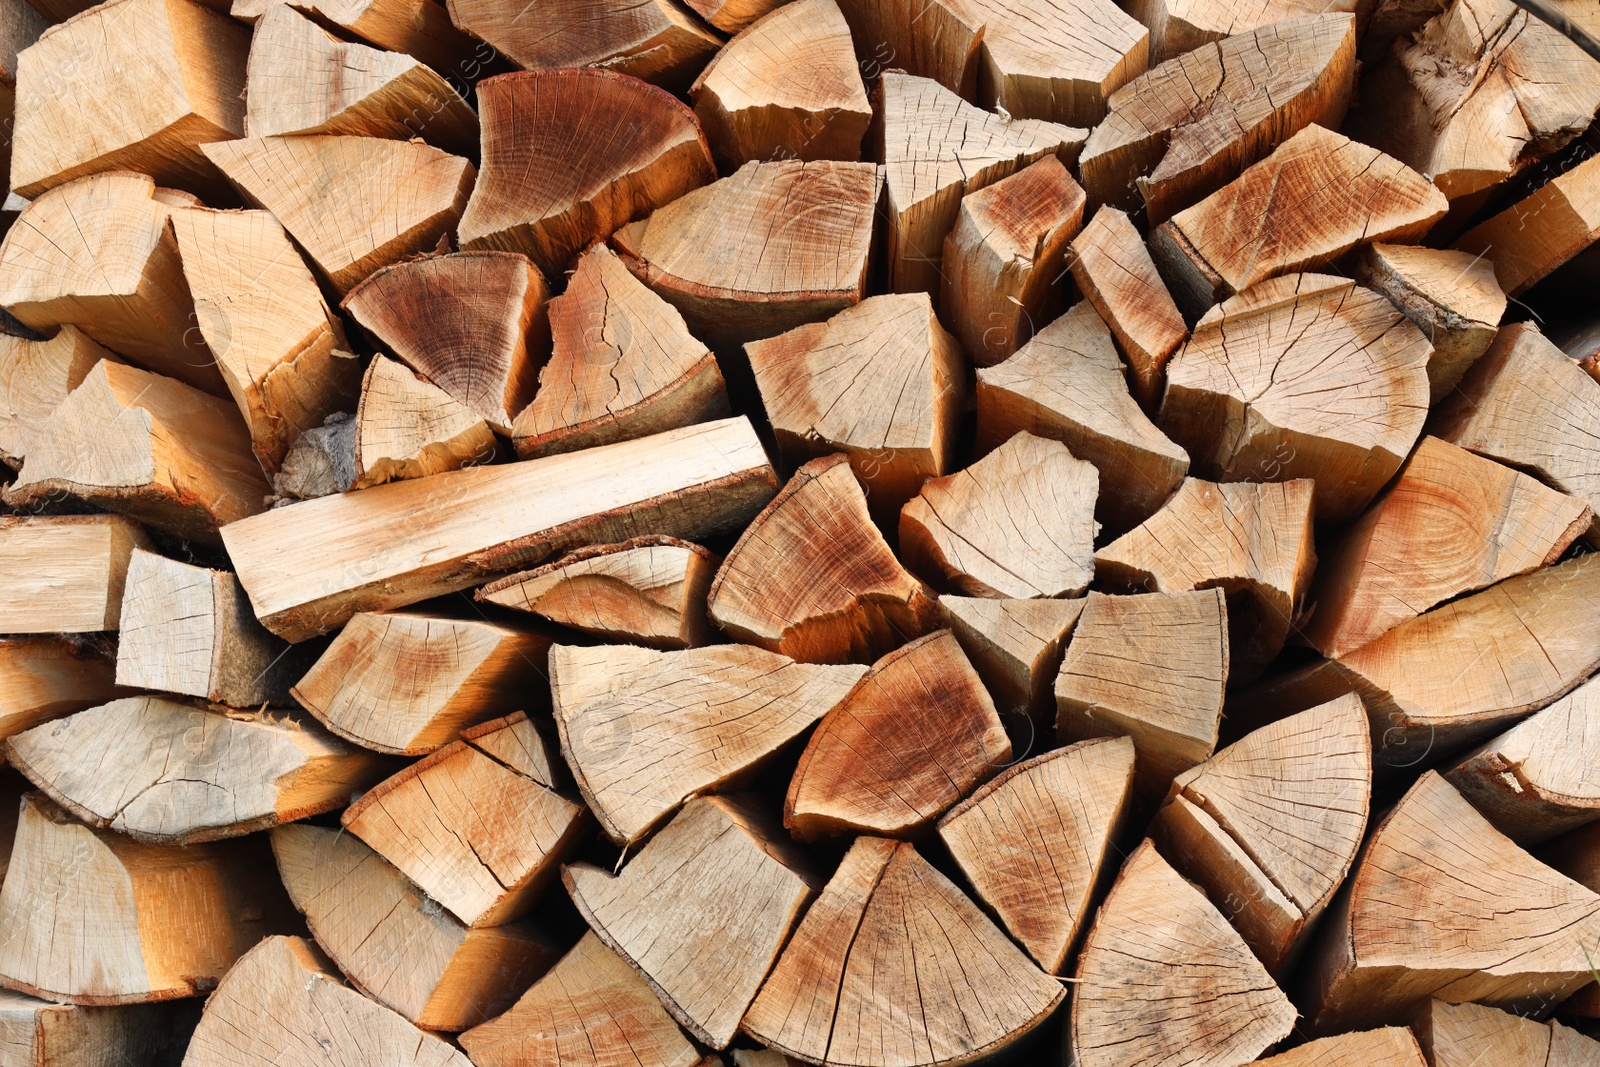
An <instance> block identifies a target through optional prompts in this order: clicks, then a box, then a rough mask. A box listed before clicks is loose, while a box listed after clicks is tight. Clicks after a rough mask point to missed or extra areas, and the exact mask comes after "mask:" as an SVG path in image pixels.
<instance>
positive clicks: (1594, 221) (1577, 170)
mask: <svg viewBox="0 0 1600 1067" xmlns="http://www.w3.org/2000/svg"><path fill="white" fill-rule="evenodd" d="M1597 190H1600V161H1597V160H1596V159H1595V158H1594V157H1592V156H1591V157H1590V158H1588V159H1585V160H1584V161H1583V162H1582V163H1579V164H1578V165H1577V166H1576V167H1573V168H1572V169H1571V170H1569V171H1567V172H1566V173H1565V174H1562V175H1560V176H1558V177H1556V178H1554V179H1553V180H1551V181H1550V182H1548V183H1547V184H1545V185H1541V186H1540V187H1539V188H1538V190H1537V191H1536V192H1534V193H1533V194H1532V195H1531V196H1528V197H1525V198H1524V199H1522V200H1519V201H1517V202H1516V203H1515V204H1512V205H1511V206H1510V207H1508V208H1506V209H1505V210H1504V211H1502V212H1500V214H1498V215H1495V216H1494V217H1493V218H1489V219H1485V220H1484V221H1483V222H1480V223H1478V225H1476V226H1474V227H1473V228H1472V229H1470V230H1468V231H1467V232H1466V233H1464V234H1462V235H1461V236H1460V237H1459V238H1457V239H1456V241H1455V243H1454V244H1452V245H1451V246H1450V247H1451V248H1453V249H1455V250H1456V251H1458V252H1465V253H1467V254H1468V255H1473V256H1489V257H1490V258H1492V259H1493V261H1494V276H1495V280H1496V281H1498V282H1499V283H1500V288H1501V289H1503V290H1505V292H1506V295H1508V296H1521V295H1522V294H1523V293H1525V292H1527V291H1528V290H1529V289H1531V288H1532V287H1533V285H1534V283H1536V282H1539V281H1541V280H1543V279H1544V277H1545V276H1546V275H1548V274H1549V273H1550V272H1551V271H1553V270H1555V269H1556V268H1557V267H1559V266H1561V265H1562V264H1563V263H1565V262H1567V261H1568V260H1569V259H1571V258H1572V257H1573V256H1575V255H1577V254H1578V253H1579V252H1582V251H1583V250H1584V249H1585V248H1588V247H1589V246H1590V245H1591V244H1593V243H1594V242H1595V240H1596V238H1600V207H1597V206H1596V204H1597V202H1600V200H1597V195H1596V191H1597Z"/></svg>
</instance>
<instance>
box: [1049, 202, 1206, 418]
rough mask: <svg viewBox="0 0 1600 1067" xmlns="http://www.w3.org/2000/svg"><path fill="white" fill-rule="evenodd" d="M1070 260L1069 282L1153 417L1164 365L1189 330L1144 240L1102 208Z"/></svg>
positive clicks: (1110, 209)
mask: <svg viewBox="0 0 1600 1067" xmlns="http://www.w3.org/2000/svg"><path fill="white" fill-rule="evenodd" d="M1070 255H1071V264H1072V268H1071V269H1072V280H1073V281H1074V282H1076V283H1077V285H1078V288H1079V290H1081V291H1082V292H1083V295H1084V296H1085V298H1087V299H1088V301H1089V303H1090V304H1092V305H1093V306H1094V309H1095V310H1096V311H1098V312H1099V313H1100V317H1101V318H1102V319H1104V320H1105V323H1106V325H1107V326H1109V327H1111V333H1112V335H1113V336H1115V337H1116V339H1117V348H1118V349H1119V350H1120V351H1121V352H1122V355H1123V357H1124V358H1125V359H1126V360H1127V361H1128V377H1129V380H1130V384H1131V387H1132V389H1133V394H1134V397H1135V398H1136V399H1137V400H1138V401H1139V403H1140V404H1141V405H1143V406H1144V408H1145V409H1146V410H1152V411H1153V410H1154V409H1155V408H1156V407H1157V406H1159V405H1160V403H1161V390H1162V386H1163V384H1164V383H1165V381H1166V376H1167V360H1169V359H1171V358H1172V353H1174V352H1176V351H1177V350H1178V346H1179V345H1181V344H1183V342H1184V341H1185V340H1186V339H1187V338H1188V336H1189V327H1188V326H1187V325H1185V324H1184V321H1183V316H1182V315H1181V314H1179V312H1178V305H1177V304H1175V303H1173V302H1172V294H1171V293H1169V292H1167V286H1166V283H1165V282H1163V281H1162V280H1161V275H1160V274H1159V273H1157V272H1156V264H1155V261H1154V260H1152V259H1151V258H1150V250H1149V249H1148V248H1146V247H1145V243H1144V238H1143V237H1141V236H1140V235H1139V231H1138V229H1137V228H1135V227H1134V225H1133V223H1132V222H1129V221H1128V216H1127V215H1126V214H1124V213H1123V212H1121V211H1118V210H1117V209H1116V208H1114V207H1109V206H1107V207H1102V208H1101V209H1100V210H1099V211H1097V212H1095V215H1094V218H1092V219H1090V220H1089V225H1088V226H1087V227H1085V228H1084V231H1083V232H1082V233H1081V234H1079V235H1078V238H1077V240H1075V241H1073V242H1072V251H1071V253H1070Z"/></svg>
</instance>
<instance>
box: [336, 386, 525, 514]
mask: <svg viewBox="0 0 1600 1067" xmlns="http://www.w3.org/2000/svg"><path fill="white" fill-rule="evenodd" d="M499 448H500V445H499V442H498V441H496V440H495V436H494V431H493V430H491V429H490V428H489V424H488V423H486V422H484V421H483V418H482V417H481V416H479V415H478V413H477V412H475V411H473V410H471V409H469V408H468V407H467V406H466V405H465V404H463V403H461V401H459V400H457V399H456V398H455V397H453V396H451V395H450V394H449V393H447V392H445V391H444V390H443V389H441V388H439V387H438V386H437V385H434V384H433V383H432V382H430V381H424V380H423V379H421V378H418V377H417V376H416V375H415V374H413V373H411V371H410V369H408V368H407V367H405V366H404V365H402V364H400V363H397V362H395V361H394V360H392V359H387V358H385V357H384V356H382V355H379V356H374V357H373V360H372V362H371V363H369V364H367V373H366V375H365V376H364V377H363V378H362V380H361V403H360V404H359V405H358V406H357V407H356V419H355V435H354V438H353V440H352V452H353V459H354V473H355V481H354V482H353V483H352V485H351V488H353V489H366V488H368V487H370V486H374V485H382V484H383V483H384V482H396V481H404V480H405V479H407V478H426V477H427V476H428V475H430V474H440V473H443V472H444V471H453V470H459V469H461V468H462V467H467V466H472V465H474V464H478V463H489V462H492V461H493V460H494V458H495V453H496V452H498V451H499Z"/></svg>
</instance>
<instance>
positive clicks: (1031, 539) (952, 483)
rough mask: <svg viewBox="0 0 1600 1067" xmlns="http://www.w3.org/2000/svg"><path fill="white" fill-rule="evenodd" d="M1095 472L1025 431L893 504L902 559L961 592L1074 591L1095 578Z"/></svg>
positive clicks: (1065, 593) (1001, 594)
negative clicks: (901, 505) (896, 508)
mask: <svg viewBox="0 0 1600 1067" xmlns="http://www.w3.org/2000/svg"><path fill="white" fill-rule="evenodd" d="M1099 489H1100V474H1099V472H1098V471H1097V470H1096V469H1095V467H1094V465H1093V464H1091V463H1087V462H1085V461H1084V460H1081V459H1076V458H1074V457H1073V455H1072V453H1071V452H1070V451H1068V450H1067V446H1066V445H1063V444H1062V443H1061V442H1059V441H1052V440H1050V439H1049V438H1047V437H1035V436H1034V435H1033V434H1031V433H1028V432H1027V431H1025V430H1024V431H1022V432H1020V433H1018V434H1017V435H1016V436H1014V437H1012V438H1011V440H1009V441H1007V442H1006V443H1005V444H1003V445H1001V446H1000V447H999V448H997V449H995V450H994V451H993V452H990V453H989V454H988V455H987V456H985V457H983V458H982V459H980V460H978V461H977V462H976V463H974V464H972V466H970V467H967V468H966V469H964V470H961V471H958V472H956V473H955V474H950V475H946V476H945V477H943V478H935V479H933V480H932V481H929V482H927V483H926V484H925V485H923V487H922V491H921V492H919V493H918V494H917V495H916V496H915V497H914V498H912V500H911V501H910V502H909V503H907V504H906V506H905V507H904V508H903V509H902V510H901V512H900V554H901V555H902V556H904V557H905V560H906V564H907V566H909V567H911V568H912V569H913V570H915V571H916V572H918V573H919V574H925V575H927V576H928V577H929V578H931V579H933V580H934V581H935V582H936V583H937V584H939V585H941V586H944V587H948V588H949V589H950V590H951V591H952V592H955V593H961V594H963V595H966V596H992V597H1012V598H1015V599H1019V600H1025V599H1027V598H1029V597H1040V596H1047V597H1060V596H1068V597H1072V596H1081V595H1082V594H1083V591H1084V590H1085V589H1087V588H1088V587H1089V581H1090V579H1092V578H1093V577H1094V538H1095V534H1096V533H1098V532H1099V529H1100V524H1099V523H1097V522H1095V521H1094V506H1095V497H1096V495H1098V493H1099Z"/></svg>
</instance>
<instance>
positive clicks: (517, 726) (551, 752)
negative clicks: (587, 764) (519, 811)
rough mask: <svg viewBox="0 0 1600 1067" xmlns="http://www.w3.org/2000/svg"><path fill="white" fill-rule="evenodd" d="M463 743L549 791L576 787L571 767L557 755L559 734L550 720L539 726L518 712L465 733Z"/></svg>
mask: <svg viewBox="0 0 1600 1067" xmlns="http://www.w3.org/2000/svg"><path fill="white" fill-rule="evenodd" d="M461 739H462V740H463V741H467V742H470V743H471V745H472V747H473V748H476V749H480V750H481V751H483V752H484V753H486V754H488V755H490V756H493V757H494V758H495V759H497V760H499V761H500V762H501V763H504V764H505V765H506V766H507V767H510V768H511V769H512V770H514V771H516V772H517V773H518V774H524V775H527V776H528V777H529V778H532V779H533V780H534V781H536V782H538V783H539V784H540V785H542V786H544V787H545V788H546V789H556V790H560V789H565V788H566V787H567V786H569V785H571V784H572V776H571V775H570V774H569V773H568V772H567V765H566V764H565V763H563V762H562V760H561V757H560V756H559V755H558V754H557V752H556V740H555V730H554V729H553V727H552V725H551V724H550V723H549V721H548V720H545V719H542V718H541V719H540V721H539V723H538V724H535V722H534V721H533V720H532V719H530V718H528V714H527V712H523V711H514V712H512V713H511V714H510V715H506V716H503V717H501V718H498V719H491V720H489V721H488V722H484V723H479V724H478V725H477V726H473V727H471V728H469V729H466V730H462V731H461Z"/></svg>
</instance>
